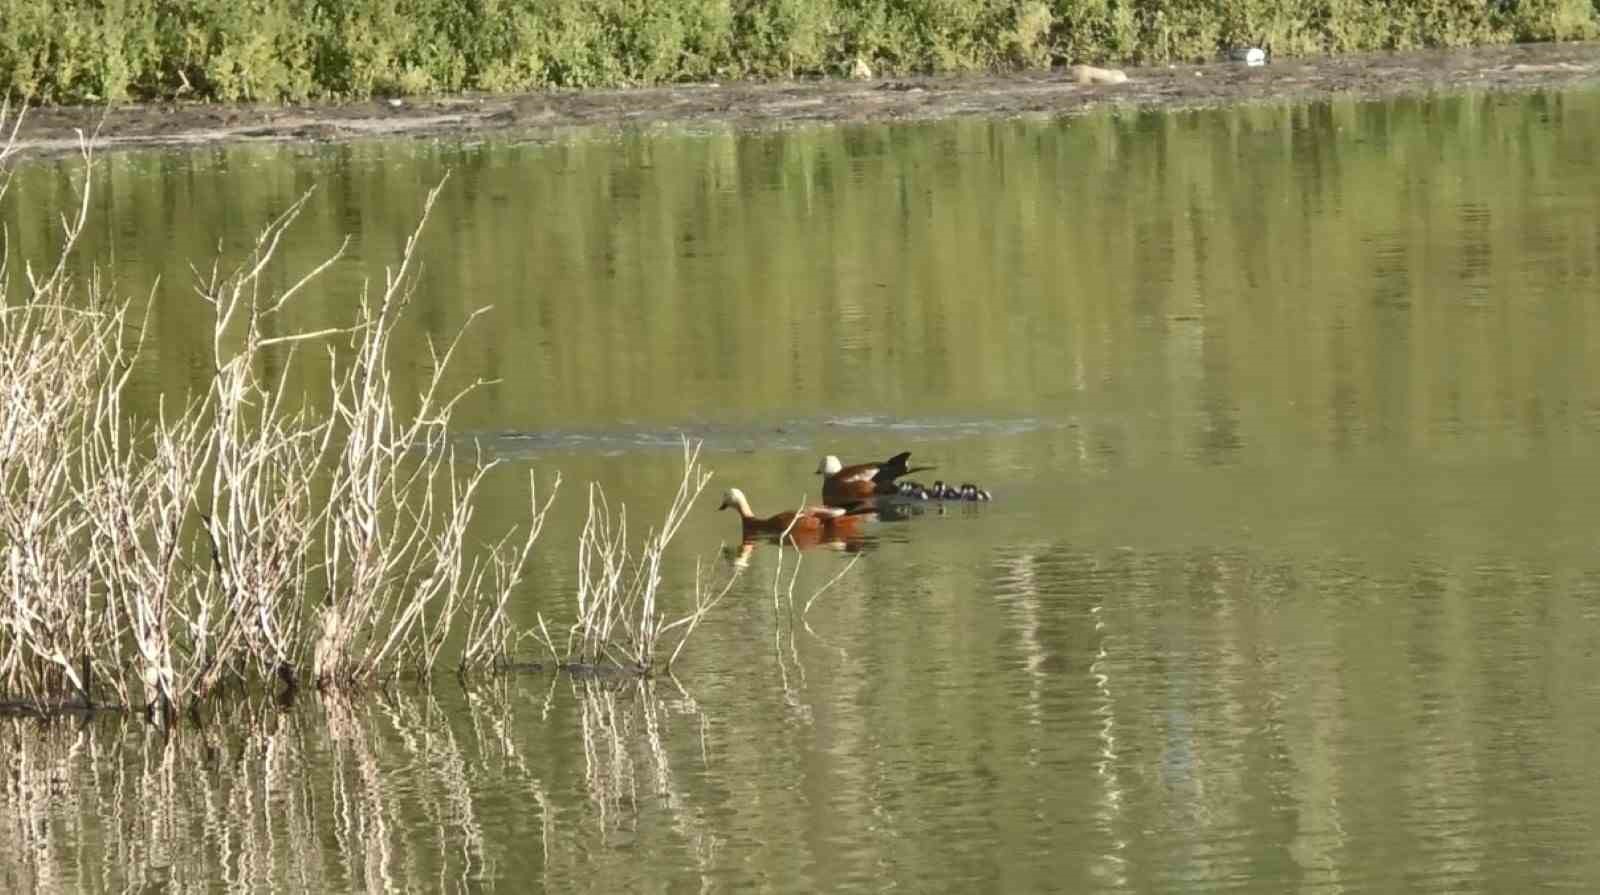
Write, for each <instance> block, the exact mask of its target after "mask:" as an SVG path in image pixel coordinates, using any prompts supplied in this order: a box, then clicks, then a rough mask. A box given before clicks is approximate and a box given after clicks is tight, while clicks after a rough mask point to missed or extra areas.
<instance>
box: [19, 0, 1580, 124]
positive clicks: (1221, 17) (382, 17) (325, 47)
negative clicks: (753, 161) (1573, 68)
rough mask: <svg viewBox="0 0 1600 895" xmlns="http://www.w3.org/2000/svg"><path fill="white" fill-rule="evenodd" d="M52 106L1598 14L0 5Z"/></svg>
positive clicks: (1371, 7)
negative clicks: (54, 104)
mask: <svg viewBox="0 0 1600 895" xmlns="http://www.w3.org/2000/svg"><path fill="white" fill-rule="evenodd" d="M0 23H4V24H3V27H0V83H4V84H6V85H7V87H8V88H9V89H10V90H11V91H13V92H14V93H19V94H22V95H27V96H31V97H32V98H33V99H34V100H35V101H42V102H75V101H116V100H124V99H130V98H132V99H149V98H158V97H182V98H197V99H209V100H221V101H241V100H301V99H312V98H332V97H351V96H364V95H369V94H373V93H405V94H413V93H434V92H454V91H462V90H488V91H515V90H529V89H535V88H540V87H551V86H559V87H609V86H628V85H641V84H651V83H661V82H670V81H682V80H706V79H714V78H749V77H771V76H792V75H804V74H842V73H843V72H845V71H847V70H848V68H849V66H850V65H851V64H852V63H853V62H854V60H856V59H858V58H859V59H863V60H865V61H867V62H868V63H869V64H870V65H871V66H872V67H873V69H874V70H875V71H877V72H880V73H911V72H930V71H933V72H951V71H972V70H983V69H996V68H1001V69H1005V68H1019V67H1039V66H1045V65H1049V64H1052V63H1059V62H1064V61H1091V62H1093V61H1115V62H1144V63H1151V62H1165V61H1169V60H1191V59H1202V58H1209V57H1211V56H1213V55H1215V54H1216V53H1217V52H1218V50H1220V49H1223V48H1227V47H1231V46H1239V45H1244V44H1250V45H1257V46H1264V47H1266V48H1268V49H1269V50H1271V51H1273V52H1274V53H1277V54H1280V55H1291V54H1306V53H1317V52H1350V51H1357V50H1369V49H1404V48H1412V47H1427V46H1464V45H1474V44H1492V43H1507V42H1512V41H1527V40H1561V39H1571V38H1580V37H1589V36H1593V35H1595V34H1597V33H1600V0H1491V2H1483V0H1394V2H1386V0H1053V2H1042V0H762V2H756V0H538V2H535V0H349V2H343V0H339V2H335V0H258V2H254V3H251V4H239V3H235V2H232V0H57V2H54V3H39V2H38V0H0Z"/></svg>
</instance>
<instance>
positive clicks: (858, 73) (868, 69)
mask: <svg viewBox="0 0 1600 895" xmlns="http://www.w3.org/2000/svg"><path fill="white" fill-rule="evenodd" d="M850 77H852V78H854V79H856V80H857V81H870V80H872V66H870V65H868V64H867V60H865V59H862V58H861V57H860V56H857V57H856V64H855V65H852V66H851V67H850Z"/></svg>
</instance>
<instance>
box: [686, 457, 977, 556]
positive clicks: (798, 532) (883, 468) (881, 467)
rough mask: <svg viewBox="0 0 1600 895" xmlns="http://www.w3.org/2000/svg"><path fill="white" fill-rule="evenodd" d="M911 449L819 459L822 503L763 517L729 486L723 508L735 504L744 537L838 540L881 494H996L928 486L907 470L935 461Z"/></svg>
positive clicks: (925, 497)
mask: <svg viewBox="0 0 1600 895" xmlns="http://www.w3.org/2000/svg"><path fill="white" fill-rule="evenodd" d="M910 460H911V452H910V451H904V452H901V453H899V454H895V455H894V456H893V457H890V458H889V459H887V460H883V461H879V462H876V463H856V464H853V465H851V466H845V465H844V464H843V463H841V462H840V461H839V458H838V457H835V456H832V455H829V456H827V457H824V458H822V462H821V463H819V464H817V474H818V475H820V476H822V477H823V479H822V500H823V505H822V506H806V507H801V508H800V509H798V510H790V511H787V512H782V513H777V514H774V515H772V516H767V517H759V516H757V515H756V514H755V513H754V512H752V511H751V509H750V501H749V500H747V499H746V498H745V496H744V492H743V491H740V490H739V489H738V488H729V489H728V490H727V491H726V492H725V493H724V494H723V496H722V505H721V506H719V507H717V509H719V510H725V509H729V508H732V509H734V510H737V511H738V513H739V519H740V523H741V526H742V529H743V532H744V536H745V538H746V539H747V540H748V539H750V538H752V537H757V536H760V535H785V534H787V535H788V536H790V537H798V538H801V539H820V540H835V539H842V538H847V537H850V536H853V535H854V534H855V533H856V531H857V528H856V527H857V526H858V525H859V524H860V523H861V522H863V521H864V520H865V519H867V518H868V517H870V516H871V515H873V514H874V513H876V512H877V511H878V509H879V501H880V500H891V499H895V498H899V499H902V500H950V501H955V500H971V501H986V500H991V499H993V495H991V494H990V493H989V492H988V491H986V490H984V489H983V488H980V487H978V486H977V485H975V484H973V483H971V482H965V483H963V484H962V485H961V486H960V487H959V488H957V487H955V486H952V485H946V484H945V483H944V481H942V480H936V481H934V483H933V487H931V488H929V487H927V486H925V485H923V484H922V483H920V482H917V481H914V480H910V479H907V480H906V481H903V482H902V481H899V479H900V478H901V477H903V476H907V475H910V474H911V473H913V472H922V471H925V470H929V469H932V468H933V467H932V466H910V465H908V464H909V461H910Z"/></svg>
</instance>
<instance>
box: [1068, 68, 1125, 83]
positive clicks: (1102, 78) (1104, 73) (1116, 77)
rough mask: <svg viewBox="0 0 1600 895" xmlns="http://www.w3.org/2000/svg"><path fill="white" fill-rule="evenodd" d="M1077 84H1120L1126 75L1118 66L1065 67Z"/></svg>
mask: <svg viewBox="0 0 1600 895" xmlns="http://www.w3.org/2000/svg"><path fill="white" fill-rule="evenodd" d="M1067 70H1068V71H1069V72H1071V73H1072V79H1073V80H1075V81H1077V82H1078V83H1079V84H1121V83H1122V82H1123V81H1126V80H1128V76H1127V75H1126V74H1125V73H1123V71H1122V70H1121V69H1118V68H1095V67H1094V66H1092V65H1074V66H1072V67H1071V68H1070V69H1067Z"/></svg>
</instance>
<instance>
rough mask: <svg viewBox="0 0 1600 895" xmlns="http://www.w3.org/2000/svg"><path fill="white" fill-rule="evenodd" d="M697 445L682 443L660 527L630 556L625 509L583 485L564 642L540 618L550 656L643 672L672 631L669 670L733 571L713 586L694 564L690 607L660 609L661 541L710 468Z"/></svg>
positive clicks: (668, 538)
mask: <svg viewBox="0 0 1600 895" xmlns="http://www.w3.org/2000/svg"><path fill="white" fill-rule="evenodd" d="M700 448H701V445H700V443H699V442H695V443H690V442H689V441H688V440H687V439H685V440H684V442H683V478H682V479H681V480H680V481H679V483H678V490H677V493H676V494H675V495H674V496H673V499H672V502H671V503H670V504H669V505H668V507H667V511H666V514H665V516H664V517H663V518H662V520H661V525H660V527H659V528H652V529H650V530H649V531H648V532H647V533H646V534H645V537H644V541H643V543H642V544H641V545H640V547H639V553H638V555H637V556H635V555H634V554H633V552H632V548H631V547H630V546H629V544H628V510H627V507H625V506H621V505H619V506H618V507H617V509H616V510H615V512H613V510H612V508H611V504H610V502H609V501H608V500H607V499H606V496H605V491H604V489H602V488H601V487H600V486H599V485H598V484H591V485H590V486H589V514H588V518H587V520H586V521H585V522H584V526H583V532H582V534H581V535H580V536H579V538H578V583H577V592H576V594H575V595H574V601H575V604H576V605H575V609H576V612H575V613H574V618H573V621H572V623H571V625H570V626H569V627H568V628H567V636H566V639H565V642H564V643H562V644H557V642H556V640H555V638H554V637H552V636H551V634H550V629H549V624H548V623H547V622H546V621H545V618H544V616H543V614H540V615H539V619H538V620H539V639H540V641H541V642H542V643H543V644H544V646H545V649H547V650H548V651H549V653H550V655H551V656H552V657H554V658H555V659H556V661H558V662H560V663H562V664H565V665H576V666H596V665H602V664H604V665H609V666H611V667H615V668H621V669H624V670H627V671H630V672H633V673H637V674H648V673H649V672H650V671H652V670H653V669H654V668H655V667H656V665H657V660H658V658H659V657H660V653H661V649H662V646H663V644H662V638H663V637H665V636H666V635H668V634H671V633H672V632H674V631H677V632H678V635H677V639H676V640H675V641H674V642H673V645H672V649H671V651H670V652H668V653H667V654H666V659H665V661H664V662H663V663H662V666H663V667H664V668H667V669H670V668H671V667H672V663H673V661H674V660H676V659H677V657H678V653H679V652H681V651H682V649H683V646H684V644H685V643H686V642H687V641H688V639H689V637H690V635H692V634H693V633H694V630H695V628H696V627H698V626H699V624H700V622H701V620H703V619H704V618H705V616H706V614H707V613H708V612H710V611H711V609H712V608H714V607H715V606H716V605H717V603H718V602H720V601H721V600H722V598H723V597H724V596H726V595H727V593H728V591H729V590H730V589H731V588H732V587H733V582H734V580H735V578H736V577H737V574H736V573H735V574H731V575H729V576H728V578H727V579H726V580H725V581H724V582H722V584H721V585H720V586H717V585H713V584H712V583H711V582H710V581H709V580H708V579H709V576H710V573H709V571H708V570H707V568H706V567H705V566H703V565H700V564H698V563H697V565H696V568H695V592H694V605H693V607H692V608H690V609H689V610H688V611H687V612H686V613H684V614H683V615H680V616H678V617H676V618H670V617H669V616H668V615H667V614H666V612H665V611H664V610H663V609H662V608H661V607H660V606H659V604H658V597H659V593H660V588H661V581H662V579H661V564H662V561H663V559H664V557H665V556H666V552H667V546H668V545H669V544H671V542H672V538H673V536H675V535H676V534H677V533H678V528H679V527H680V526H681V525H683V521H684V519H685V518H687V516H688V513H689V509H690V507H692V506H694V502H695V499H696V498H698V497H699V496H700V493H701V492H702V491H704V490H705V487H706V483H707V482H709V481H710V480H711V473H709V472H706V471H705V470H703V469H702V468H701V467H700Z"/></svg>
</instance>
